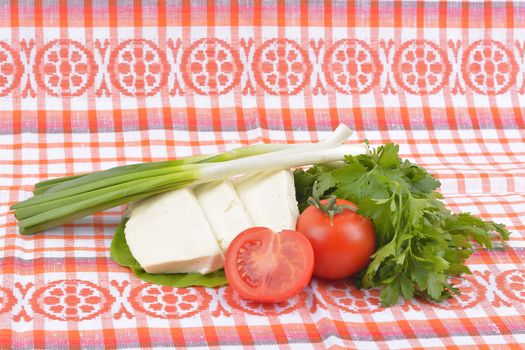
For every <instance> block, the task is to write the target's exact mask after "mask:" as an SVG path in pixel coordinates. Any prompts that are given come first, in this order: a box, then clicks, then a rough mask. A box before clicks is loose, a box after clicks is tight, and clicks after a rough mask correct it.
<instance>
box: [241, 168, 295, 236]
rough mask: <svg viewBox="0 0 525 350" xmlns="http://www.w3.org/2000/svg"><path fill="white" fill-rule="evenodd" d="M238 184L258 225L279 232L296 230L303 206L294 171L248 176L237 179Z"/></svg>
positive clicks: (243, 199) (251, 217) (245, 202)
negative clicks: (299, 204)
mask: <svg viewBox="0 0 525 350" xmlns="http://www.w3.org/2000/svg"><path fill="white" fill-rule="evenodd" d="M234 185H235V189H236V190H237V194H238V195H239V198H240V199H241V201H242V204H243V205H244V208H245V209H246V212H247V213H248V216H249V217H250V219H251V220H252V222H253V224H254V226H264V227H268V228H270V229H272V230H273V231H275V232H279V231H281V230H295V226H296V223H297V218H298V216H299V209H298V208H297V200H296V199H295V187H294V179H293V174H292V172H291V171H289V170H279V171H274V172H266V173H259V174H255V175H248V176H245V177H241V178H238V179H236V180H235V182H234Z"/></svg>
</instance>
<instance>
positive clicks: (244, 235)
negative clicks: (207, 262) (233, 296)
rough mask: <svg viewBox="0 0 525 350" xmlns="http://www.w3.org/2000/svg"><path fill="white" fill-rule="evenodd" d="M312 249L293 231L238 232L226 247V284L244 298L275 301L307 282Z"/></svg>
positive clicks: (293, 293)
mask: <svg viewBox="0 0 525 350" xmlns="http://www.w3.org/2000/svg"><path fill="white" fill-rule="evenodd" d="M313 268H314V252H313V250H312V246H311V245H310V242H309V241H308V239H306V238H305V237H304V236H303V235H302V234H300V233H299V232H296V231H291V230H283V231H281V232H279V233H274V232H273V231H272V230H270V229H269V228H266V227H252V228H249V229H247V230H245V231H243V232H241V233H240V234H239V235H238V236H237V237H235V239H234V240H233V241H232V243H231V244H230V246H229V247H228V250H227V251H226V259H225V263H224V271H225V272H226V278H227V279H228V283H229V284H230V286H231V287H232V288H233V289H234V290H235V291H236V292H237V293H239V295H240V296H241V297H243V298H245V299H248V300H253V301H259V302H266V303H277V302H281V301H284V300H286V299H288V298H290V297H292V296H294V295H295V294H298V293H299V292H300V291H301V290H303V288H304V287H305V286H306V285H307V284H308V282H310V279H311V278H312V272H313Z"/></svg>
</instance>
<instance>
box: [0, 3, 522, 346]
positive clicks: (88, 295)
mask: <svg viewBox="0 0 525 350" xmlns="http://www.w3.org/2000/svg"><path fill="white" fill-rule="evenodd" d="M524 40H525V4H524V3H523V2H518V1H515V2H503V1H483V2H482V1H471V2H460V1H448V2H442V1H427V2H416V1H396V2H384V1H372V2H370V3H368V2H362V1H359V2H346V1H337V2H328V1H324V2H323V1H318V0H315V1H310V2H306V1H278V2H276V3H274V2H262V1H260V0H259V1H254V2H251V1H242V2H238V1H233V2H229V1H220V2H216V3H213V2H206V1H202V0H200V1H192V2H190V1H187V0H183V1H182V2H180V1H171V0H170V1H165V0H164V1H159V2H158V3H157V2H154V1H147V0H142V1H141V0H135V1H128V0H119V1H118V2H115V1H109V2H108V1H104V0H84V1H82V0H69V1H68V0H61V1H59V2H56V1H41V0H37V1H35V3H34V4H32V2H26V1H23V2H18V1H16V0H11V1H2V2H1V3H0V348H1V349H14V348H20V349H33V348H37V349H41V348H50V349H65V348H103V347H107V348H115V347H117V348H137V347H172V346H188V347H193V346H195V347H207V346H223V347H227V348H229V347H233V346H251V347H255V348H269V349H270V348H274V347H276V346H280V347H284V348H288V347H290V348H295V347H299V346H300V348H325V347H343V348H363V349H365V348H366V349H368V348H370V349H373V348H410V347H414V348H425V349H430V348H443V347H451V348H454V347H456V348H462V349H463V348H465V349H466V348H477V347H480V348H504V347H505V348H506V347H508V348H520V347H523V346H524V345H523V344H525V143H524V141H525V119H524V114H525V110H524V107H525V41H524ZM341 122H342V123H345V124H347V125H349V126H350V127H352V128H353V129H355V130H356V133H355V135H354V136H353V138H352V140H353V142H358V141H359V140H363V139H365V138H367V139H368V140H370V142H371V143H372V144H381V143H384V142H387V141H393V142H396V143H399V144H400V145H401V153H402V155H403V156H404V157H407V158H409V159H411V160H414V161H416V162H417V163H419V164H421V165H422V166H424V167H426V168H428V169H429V170H430V171H431V172H432V173H433V174H435V175H436V176H437V177H438V178H439V180H440V181H441V182H442V188H441V191H442V193H443V194H444V195H445V197H446V202H447V204H448V205H450V207H451V208H453V210H461V211H469V212H472V213H474V214H477V215H480V216H481V217H483V218H485V219H490V220H495V221H497V222H501V223H504V224H506V225H507V226H508V228H509V229H510V230H511V231H512V236H511V239H510V241H509V249H507V250H501V249H496V250H494V251H491V252H489V251H485V250H480V251H477V252H476V253H475V254H474V255H473V256H472V257H471V258H470V259H469V260H468V265H469V267H470V269H471V270H472V271H473V274H472V275H469V276H465V278H463V279H461V280H457V282H458V283H459V286H460V289H461V291H462V294H461V296H458V297H454V298H452V299H449V300H447V301H445V302H443V303H431V302H427V301H424V300H421V299H415V300H412V301H410V302H407V301H402V302H401V303H400V304H399V305H397V306H393V307H390V308H382V307H381V306H380V304H379V298H378V295H379V293H378V291H377V290H361V291H358V290H356V289H355V288H354V287H353V285H352V283H351V282H347V281H339V282H332V283H328V282H324V281H321V280H315V279H314V280H313V281H312V283H311V284H310V285H309V286H308V287H307V288H306V289H305V291H304V292H303V293H301V294H300V295H299V296H297V297H294V298H292V299H290V300H288V301H286V302H284V303H281V304H277V305H260V304H257V303H251V302H246V301H242V300H241V299H240V298H239V297H238V296H237V295H236V294H235V293H234V292H233V291H232V290H231V289H230V288H228V287H224V288H217V289H210V288H184V289H176V288H168V287H159V286H156V285H151V284H147V283H143V282H141V281H140V280H138V279H137V278H135V277H134V276H133V275H132V274H131V273H130V272H129V271H128V270H127V269H125V268H122V267H120V266H118V265H116V264H115V263H113V261H112V260H111V259H110V258H109V246H110V242H111V239H112V236H113V232H114V230H115V228H116V226H117V224H118V222H119V220H120V217H121V215H122V209H121V208H115V209H113V210H109V211H106V212H103V213H99V214H96V215H94V216H92V217H88V218H85V219H82V220H80V221H78V222H75V223H73V224H69V225H66V226H64V227H59V228H55V229H52V230H48V231H46V232H45V233H42V234H38V235H35V236H29V237H25V236H20V235H19V234H18V232H17V226H16V222H15V219H14V216H13V214H12V213H11V212H9V209H8V207H9V205H11V204H13V203H14V202H17V201H19V200H22V199H25V198H28V197H29V196H30V195H31V190H32V185H33V184H34V183H35V182H37V181H39V180H43V179H47V178H52V177H57V176H63V175H69V174H73V173H81V172H87V171H95V170H100V169H106V168H109V167H113V166H116V165H123V164H131V163H136V162H145V161H152V160H164V159H169V158H177V157H183V156H188V155H191V154H199V153H210V152H217V151H224V150H227V149H231V148H234V147H238V146H240V145H246V144H253V143H257V142H286V143H293V142H306V141H312V140H314V141H315V140H319V139H322V138H323V137H325V136H326V135H327V134H328V133H329V132H330V131H331V130H333V129H334V128H335V127H336V126H337V124H338V123H341Z"/></svg>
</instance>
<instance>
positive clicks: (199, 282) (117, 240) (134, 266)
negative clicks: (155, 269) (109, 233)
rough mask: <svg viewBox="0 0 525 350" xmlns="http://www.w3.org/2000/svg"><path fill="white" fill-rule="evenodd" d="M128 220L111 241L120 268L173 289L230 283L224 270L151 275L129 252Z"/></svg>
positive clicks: (122, 223)
mask: <svg viewBox="0 0 525 350" xmlns="http://www.w3.org/2000/svg"><path fill="white" fill-rule="evenodd" d="M127 221H128V219H127V218H122V221H121V222H120V225H119V226H118V227H117V231H116V232H115V235H114V236H113V240H112V241H111V250H110V255H111V258H112V259H113V261H115V262H116V263H117V264H119V265H120V266H125V267H129V268H130V269H131V271H133V273H134V274H135V275H136V276H137V277H138V278H140V279H141V280H143V281H145V282H150V283H154V284H160V285H163V286H171V287H178V288H184V287H190V286H203V287H218V286H222V285H225V284H227V283H228V281H227V280H226V276H225V275H224V270H219V271H216V272H212V273H209V274H206V275H201V274H198V273H174V274H151V273H147V272H146V271H144V269H143V268H142V267H141V266H140V265H139V263H138V261H137V260H135V258H134V257H133V255H131V251H130V250H129V247H128V243H127V242H126V236H125V235H124V227H125V226H126V222H127Z"/></svg>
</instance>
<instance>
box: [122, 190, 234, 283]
mask: <svg viewBox="0 0 525 350" xmlns="http://www.w3.org/2000/svg"><path fill="white" fill-rule="evenodd" d="M124 233H125V235H126V241H127V243H128V246H129V249H130V250H131V254H133V256H134V257H135V259H137V261H138V262H139V264H140V266H142V267H143V268H144V270H146V272H148V273H179V272H197V273H201V274H206V273H209V272H212V271H216V270H218V269H220V268H222V267H223V266H224V256H223V255H222V253H221V251H220V249H219V246H218V244H217V241H216V240H215V236H214V235H213V232H212V230H211V228H210V225H209V224H208V221H207V220H206V217H205V215H204V213H203V211H202V209H201V207H200V206H199V202H198V201H197V198H196V197H195V195H194V194H193V192H192V191H191V190H190V189H186V188H184V189H180V190H176V191H172V192H167V193H163V194H160V195H157V196H154V197H151V198H147V199H145V200H142V201H139V202H136V203H133V205H131V206H130V208H129V220H128V222H127V223H126V228H125V230H124Z"/></svg>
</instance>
